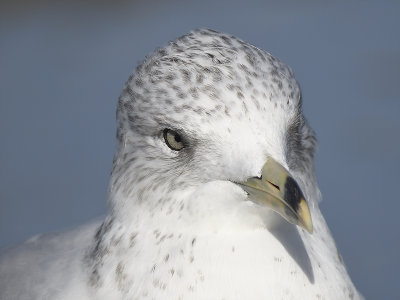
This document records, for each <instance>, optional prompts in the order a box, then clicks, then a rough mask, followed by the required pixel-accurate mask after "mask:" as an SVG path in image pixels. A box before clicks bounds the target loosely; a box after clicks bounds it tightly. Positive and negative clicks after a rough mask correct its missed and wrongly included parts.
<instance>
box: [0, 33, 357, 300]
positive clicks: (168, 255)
mask: <svg viewBox="0 0 400 300" xmlns="http://www.w3.org/2000/svg"><path fill="white" fill-rule="evenodd" d="M117 123H118V124H117V149H116V154H115V157H114V161H113V170H112V175H111V180H110V187H109V212H108V215H107V216H106V217H105V219H104V220H102V221H99V222H92V223H90V224H88V225H85V226H82V227H80V228H78V229H76V230H73V231H68V232H65V233H59V234H52V235H44V236H37V237H34V238H31V239H30V240H28V241H26V242H25V243H23V244H22V245H20V246H18V247H16V248H13V249H10V250H9V251H7V252H6V253H4V254H3V255H2V258H1V262H0V298H1V299H358V298H361V296H360V295H359V294H358V292H357V290H356V289H355V287H354V285H353V283H352V282H351V279H350V278H349V276H348V274H347V271H346V268H345V266H344V264H343V261H342V259H341V257H340V254H339V252H338V251H337V248H336V246H335V243H334V241H333V239H332V237H331V234H330V232H329V229H328V227H327V225H326V223H325V221H324V218H323V216H322V214H321V212H320V210H319V207H318V201H319V199H320V193H319V190H318V187H317V184H316V179H315V176H314V166H313V155H314V148H315V144H316V139H315V136H314V133H313V131H312V129H311V128H310V127H309V125H308V123H307V122H306V120H305V118H304V116H303V114H302V111H301V93H300V89H299V87H298V84H297V82H296V81H295V79H294V76H293V74H292V72H291V70H290V69H289V68H288V67H287V66H285V65H284V64H283V63H282V62H280V61H279V60H278V59H276V58H274V57H273V56H272V55H270V54H269V53H267V52H265V51H263V50H260V49H258V48H256V47H254V46H252V45H250V44H248V43H245V42H243V41H242V40H240V39H238V38H235V37H233V36H230V35H227V34H222V33H218V32H215V31H212V30H196V31H192V32H190V33H189V34H187V35H185V36H182V37H180V38H178V39H177V40H175V41H173V42H170V43H169V44H168V45H167V46H166V47H164V48H161V49H159V50H157V51H155V52H154V53H153V54H151V55H150V56H148V57H147V58H146V59H145V60H144V61H143V62H142V63H141V64H140V65H139V66H138V67H137V69H136V71H135V73H134V74H133V75H132V76H131V77H130V78H129V79H128V81H127V83H126V85H125V88H124V90H123V92H122V94H121V96H120V99H119V102H118V108H117Z"/></svg>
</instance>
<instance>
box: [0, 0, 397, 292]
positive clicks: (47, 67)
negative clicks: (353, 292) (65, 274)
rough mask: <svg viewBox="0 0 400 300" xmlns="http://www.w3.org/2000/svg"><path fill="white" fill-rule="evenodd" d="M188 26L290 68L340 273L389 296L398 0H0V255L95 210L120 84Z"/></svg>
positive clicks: (99, 205) (99, 207) (392, 283)
mask: <svg viewBox="0 0 400 300" xmlns="http://www.w3.org/2000/svg"><path fill="white" fill-rule="evenodd" d="M199 27H207V28H213V29H216V30H219V31H224V32H228V33H231V34H233V35H236V36H238V37H239V38H241V39H243V40H245V41H247V42H250V43H252V44H254V45H256V46H258V47H259V48H262V49H265V50H268V51H269V52H271V53H272V54H273V55H275V56H277V57H278V58H280V59H281V60H283V61H284V62H285V63H287V64H288V65H289V66H290V67H291V68H292V69H293V70H294V72H295V74H296V77H297V79H298V81H299V82H300V84H301V86H302V89H303V100H304V112H305V115H306V116H307V118H308V119H309V121H310V123H311V125H312V127H313V128H314V129H315V131H316V133H317V136H318V139H319V150H318V152H317V157H316V169H317V176H318V181H319V184H320V188H321V191H322V194H323V196H324V200H323V202H322V203H321V209H322V211H323V213H324V215H325V217H326V219H327V222H328V224H329V226H330V228H331V230H332V232H333V235H334V237H335V239H336V242H337V244H338V247H339V249H340V250H341V252H342V255H343V257H344V260H345V262H346V264H347V267H348V270H349V273H350V275H351V277H352V278H353V281H354V283H355V284H356V286H357V288H358V289H359V290H360V291H361V292H362V293H363V294H364V296H365V297H366V298H367V299H395V298H397V297H398V279H399V275H398V271H399V270H400V259H399V253H400V218H399V210H400V201H399V200H400V199H399V193H398V191H399V187H398V185H400V176H399V171H400V159H399V154H400V135H399V131H400V117H399V115H400V98H399V87H400V38H399V36H400V2H399V1H335V2H329V3H322V1H312V0H306V1H296V0H283V1H276V2H271V1H265V0H264V1H261V0H260V1H255V0H254V1H253V0H247V1H240V2H239V1H232V0H231V1H215V0H214V1H210V0H203V1H190V2H189V1H169V0H159V1H121V0H120V1H74V0H70V1H51V2H43V1H40V2H39V1H21V0H17V1H11V0H10V1H4V0H3V1H1V3H0V141H1V142H0V249H4V248H6V247H9V246H11V245H13V244H15V243H17V242H20V241H22V240H24V239H26V238H28V237H30V236H31V235H34V234H37V233H42V232H50V231H57V230H62V229H65V228H69V227H73V226H75V225H77V224H81V223H84V222H86V221H87V220H89V219H91V218H93V217H96V216H99V215H102V214H104V213H105V212H106V209H107V206H106V191H107V185H108V179H109V173H110V170H111V162H112V157H113V152H114V146H115V142H114V137H115V108H116V102H117V98H118V96H119V93H120V91H121V89H122V87H123V84H124V82H125V80H126V79H127V78H128V76H129V74H130V73H131V71H132V70H133V69H134V67H135V66H136V65H137V63H138V62H139V61H140V60H141V59H143V57H144V56H145V55H146V54H148V53H149V52H151V51H153V50H154V49H155V48H156V47H158V46H161V45H164V44H165V43H167V42H168V41H169V40H171V39H174V38H175V37H178V36H180V35H182V34H185V33H187V32H188V31H189V30H191V29H194V28H199ZM397 299H398V298H397Z"/></svg>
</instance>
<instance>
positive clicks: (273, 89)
mask: <svg viewBox="0 0 400 300" xmlns="http://www.w3.org/2000/svg"><path fill="white" fill-rule="evenodd" d="M121 99H123V100H124V101H123V102H124V106H123V107H124V108H125V109H126V110H127V111H128V115H130V116H131V118H130V120H131V121H132V122H134V121H135V120H138V121H139V122H140V120H141V118H143V114H147V116H148V118H149V119H148V120H146V121H147V122H149V121H150V120H153V121H154V123H155V124H160V123H171V122H175V123H177V122H178V123H185V124H187V125H188V126H190V124H192V125H193V126H194V127H195V126H197V125H198V124H199V123H202V124H203V123H221V120H228V119H229V120H230V121H229V122H232V121H236V122H249V121H251V122H253V123H257V122H265V121H268V120H269V122H268V123H270V122H271V121H274V120H284V121H285V120H290V119H292V118H293V117H295V116H296V115H297V114H298V113H299V107H300V105H301V99H300V89H299V87H298V84H297V82H296V80H295V79H294V76H293V74H292V72H291V70H290V69H289V68H288V67H287V66H286V65H285V64H283V63H282V62H280V61H279V60H278V59H276V58H274V57H273V56H272V55H271V54H269V53H267V52H265V51H263V50H260V49H258V48H256V47H254V46H252V45H250V44H248V43H245V42H243V41H241V40H239V39H237V38H235V37H233V36H230V35H226V34H222V33H217V32H214V31H211V30H197V31H193V32H191V33H189V34H188V35H185V36H183V37H180V38H178V39H177V40H175V41H173V42H170V43H169V44H168V45H167V46H166V47H164V48H161V49H159V50H157V51H156V52H155V53H153V54H152V55H151V56H149V57H148V58H147V59H146V60H145V61H144V62H143V63H142V64H140V65H139V66H138V68H137V70H136V73H135V74H134V75H133V76H131V77H130V79H129V80H128V82H127V84H126V87H125V90H124V92H123V94H122V97H121ZM277 116H282V117H283V118H279V117H277ZM284 123H285V122H284Z"/></svg>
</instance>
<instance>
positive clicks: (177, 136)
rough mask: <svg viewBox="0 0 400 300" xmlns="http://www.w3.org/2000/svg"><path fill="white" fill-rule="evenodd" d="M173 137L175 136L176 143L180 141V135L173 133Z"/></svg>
mask: <svg viewBox="0 0 400 300" xmlns="http://www.w3.org/2000/svg"><path fill="white" fill-rule="evenodd" d="M174 138H175V141H176V142H177V143H180V142H181V136H180V135H179V134H175V135H174Z"/></svg>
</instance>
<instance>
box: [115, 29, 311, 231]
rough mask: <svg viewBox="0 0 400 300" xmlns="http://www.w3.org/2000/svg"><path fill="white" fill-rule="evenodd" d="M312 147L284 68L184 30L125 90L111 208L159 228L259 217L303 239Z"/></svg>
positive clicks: (229, 42)
mask: <svg viewBox="0 0 400 300" xmlns="http://www.w3.org/2000/svg"><path fill="white" fill-rule="evenodd" d="M315 143H316V140H315V136H314V133H313V131H312V129H311V128H310V127H309V125H308V124H307V122H306V120H305V118H304V116H303V114H302V110H301V92H300V88H299V86H298V84H297V82H296V80H295V78H294V76H293V73H292V71H291V70H290V69H289V68H288V67H287V66H286V65H285V64H283V63H282V62H281V61H279V60H278V59H276V58H274V57H273V56H272V55H271V54H269V53H268V52H265V51H263V50H260V49H258V48H256V47H255V46H253V45H250V44H248V43H246V42H243V41H241V40H240V39H238V38H235V37H233V36H230V35H227V34H222V33H219V32H215V31H212V30H196V31H192V32H190V33H189V34H187V35H185V36H182V37H180V38H178V39H176V40H175V41H172V42H170V43H169V44H168V45H167V46H165V47H163V48H160V49H158V50H156V51H155V52H154V53H153V54H151V55H149V56H148V57H147V58H146V59H145V60H144V61H143V62H142V63H141V64H140V65H139V66H138V67H137V68H136V70H135V72H134V73H133V74H132V75H131V76H130V77H129V79H128V81H127V83H126V85H125V88H124V90H123V92H122V94H121V96H120V99H119V103H118V108H117V149H116V154H115V158H114V162H113V170H112V176H111V184H110V204H111V207H112V210H113V211H114V212H116V213H119V214H121V215H123V216H127V217H129V218H133V217H132V216H133V215H132V214H134V212H135V211H137V210H138V207H140V209H141V212H142V214H144V213H143V212H148V214H147V215H148V216H153V217H157V218H158V220H159V222H161V221H160V220H162V218H167V219H168V215H170V216H172V217H173V218H175V219H185V220H189V219H190V220H202V219H204V218H213V217H215V218H219V217H220V216H221V215H222V214H228V215H229V214H230V215H231V216H232V215H235V216H237V212H238V211H239V210H243V211H246V213H244V214H253V215H254V214H256V215H257V214H258V213H257V211H260V212H265V211H267V212H269V213H270V212H273V213H274V214H276V213H278V214H279V218H280V219H284V220H287V221H289V222H290V223H293V224H295V225H298V226H300V227H301V228H304V229H306V230H307V231H308V232H310V233H311V232H312V230H313V227H312V220H311V216H310V211H309V206H310V205H312V201H314V200H313V199H311V198H312V197H311V195H310V192H309V191H308V189H307V186H308V185H313V184H314V183H313V182H314V175H313V154H314V148H315ZM308 182H311V183H308ZM260 214H261V213H260ZM193 222H195V221H193ZM242 222H246V220H242Z"/></svg>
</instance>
